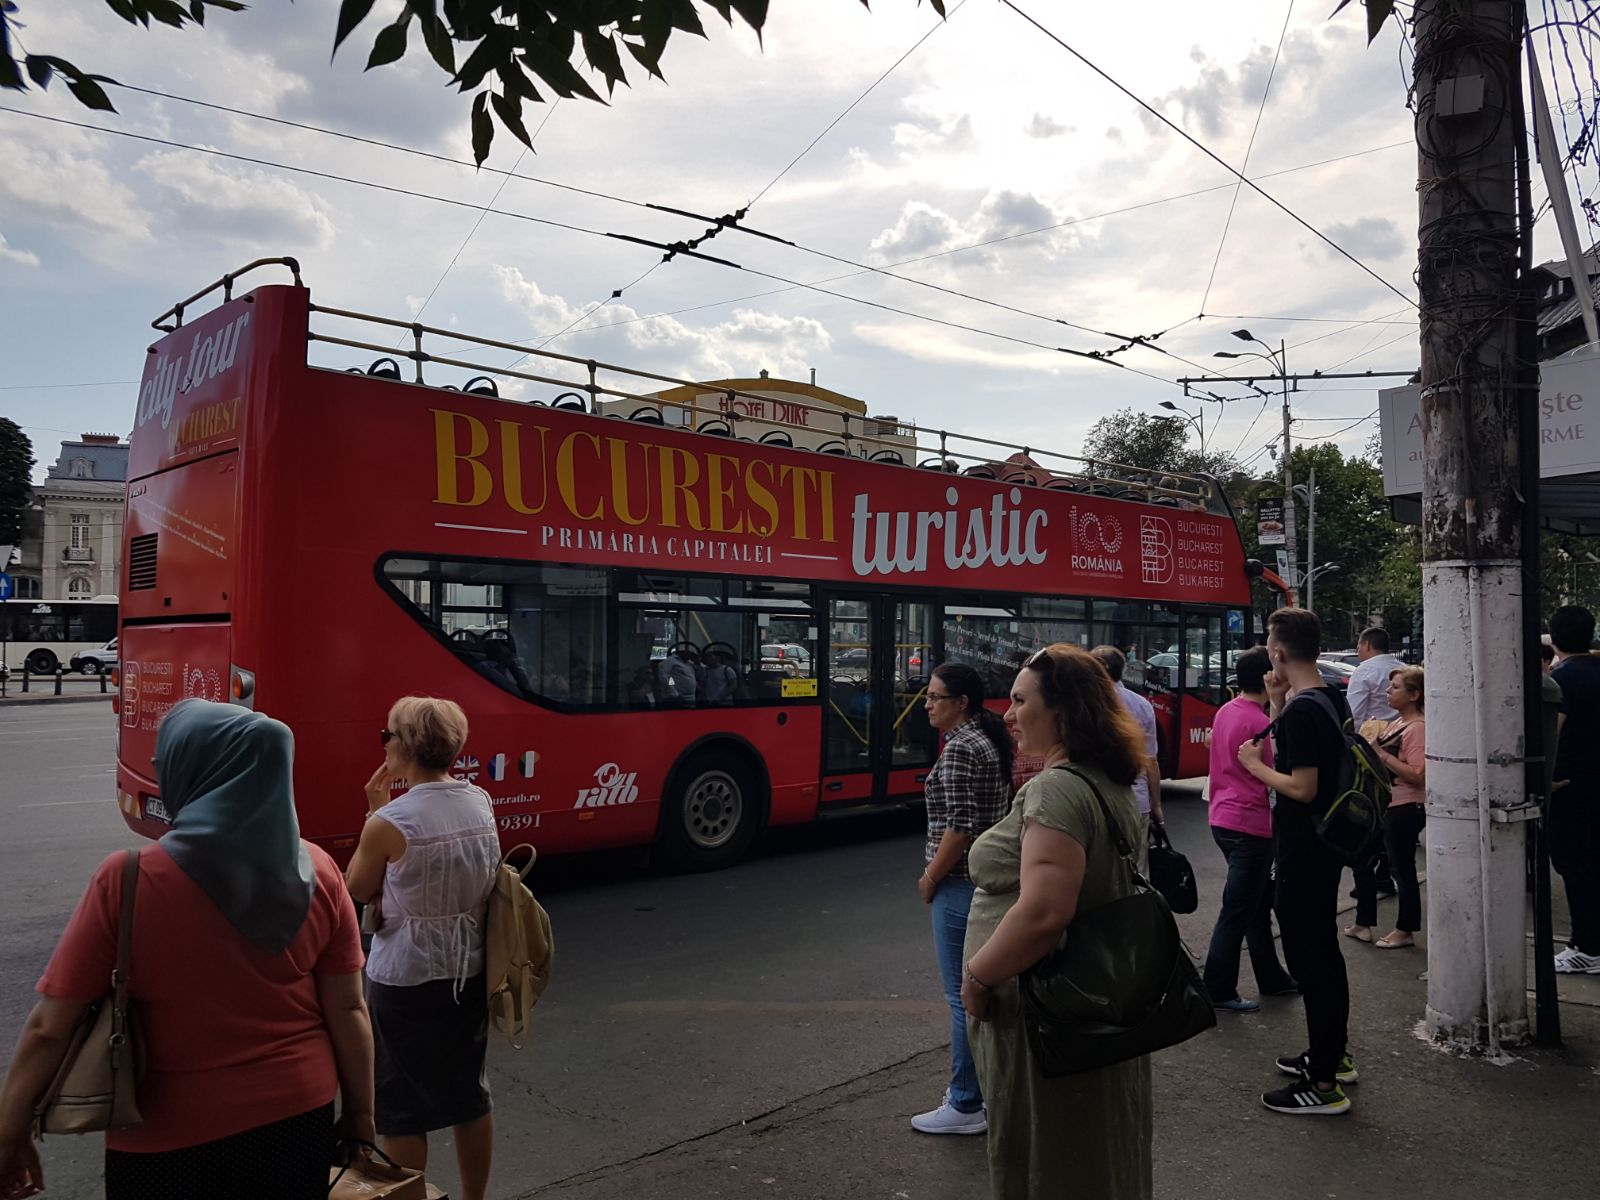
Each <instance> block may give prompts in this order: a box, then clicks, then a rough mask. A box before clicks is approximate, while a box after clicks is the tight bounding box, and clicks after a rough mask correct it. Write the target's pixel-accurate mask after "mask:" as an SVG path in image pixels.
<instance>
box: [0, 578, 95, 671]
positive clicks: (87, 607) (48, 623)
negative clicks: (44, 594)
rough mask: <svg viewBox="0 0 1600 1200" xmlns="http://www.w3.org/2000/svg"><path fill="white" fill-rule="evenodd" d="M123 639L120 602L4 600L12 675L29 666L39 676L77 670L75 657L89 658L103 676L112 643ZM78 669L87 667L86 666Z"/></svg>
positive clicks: (0, 643) (3, 630)
mask: <svg viewBox="0 0 1600 1200" xmlns="http://www.w3.org/2000/svg"><path fill="white" fill-rule="evenodd" d="M116 636H117V598H116V597H115V596H96V597H95V598H94V599H93V600H6V601H3V602H0V648H3V651H4V652H3V654H0V662H3V663H4V664H5V665H6V667H7V668H9V670H10V671H11V672H12V673H16V672H19V671H21V670H22V668H23V667H24V666H26V667H27V668H28V670H29V671H31V672H33V673H34V674H37V675H53V674H55V672H56V670H57V668H60V667H66V668H69V669H73V663H72V660H73V656H74V655H78V656H80V663H81V662H82V661H84V660H83V658H82V656H85V655H87V656H88V657H89V659H90V660H92V661H94V662H95V663H96V664H97V666H96V669H95V670H92V671H87V672H86V673H88V674H95V673H97V672H98V664H99V663H100V662H101V661H102V659H104V658H108V657H114V656H115V650H114V649H113V650H111V651H109V652H106V653H102V652H105V651H106V646H107V643H109V642H111V641H112V640H114V639H115V638H116ZM78 669H82V667H81V666H80V667H79V668H78Z"/></svg>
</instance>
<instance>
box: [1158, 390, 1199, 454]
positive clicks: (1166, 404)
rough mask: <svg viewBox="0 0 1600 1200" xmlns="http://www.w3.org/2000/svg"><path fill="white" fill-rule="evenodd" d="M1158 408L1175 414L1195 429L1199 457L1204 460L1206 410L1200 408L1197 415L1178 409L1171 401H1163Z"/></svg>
mask: <svg viewBox="0 0 1600 1200" xmlns="http://www.w3.org/2000/svg"><path fill="white" fill-rule="evenodd" d="M1159 407H1161V408H1165V409H1168V410H1170V411H1172V412H1175V413H1177V414H1178V415H1179V416H1180V417H1182V418H1183V419H1184V420H1185V421H1187V422H1189V424H1191V425H1193V426H1194V427H1195V429H1197V430H1198V431H1199V433H1200V457H1201V458H1204V457H1205V456H1206V410H1205V409H1203V408H1202V409H1201V410H1200V411H1199V412H1198V413H1192V412H1189V411H1188V410H1187V409H1182V408H1179V407H1178V406H1177V405H1176V404H1174V403H1173V402H1172V401H1171V400H1163V401H1162V402H1161V404H1160V406H1159Z"/></svg>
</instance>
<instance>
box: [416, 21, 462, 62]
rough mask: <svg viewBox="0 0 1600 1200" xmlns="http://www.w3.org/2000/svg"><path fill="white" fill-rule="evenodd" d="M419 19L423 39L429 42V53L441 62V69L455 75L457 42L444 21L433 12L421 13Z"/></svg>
mask: <svg viewBox="0 0 1600 1200" xmlns="http://www.w3.org/2000/svg"><path fill="white" fill-rule="evenodd" d="M417 21H418V23H419V24H420V25H421V26H422V40H423V41H424V42H425V43H427V46H428V53H429V54H431V55H433V61H434V62H436V63H438V64H439V67H440V69H441V70H445V71H448V72H449V73H450V74H451V75H454V74H455V73H456V44H455V42H454V41H453V40H452V39H451V37H450V31H449V30H448V29H446V28H445V26H444V22H443V21H441V20H440V19H439V18H438V17H437V16H435V15H434V14H433V13H426V14H419V15H418V18H417Z"/></svg>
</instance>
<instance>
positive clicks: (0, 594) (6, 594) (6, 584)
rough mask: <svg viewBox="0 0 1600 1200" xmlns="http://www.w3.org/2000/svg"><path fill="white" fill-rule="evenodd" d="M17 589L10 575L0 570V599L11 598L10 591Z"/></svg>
mask: <svg viewBox="0 0 1600 1200" xmlns="http://www.w3.org/2000/svg"><path fill="white" fill-rule="evenodd" d="M16 590H17V585H16V584H15V583H13V582H12V581H11V576H9V575H7V574H6V573H5V572H4V571H0V600H9V599H11V593H12V592H14V591H16Z"/></svg>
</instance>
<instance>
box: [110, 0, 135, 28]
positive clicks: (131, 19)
mask: <svg viewBox="0 0 1600 1200" xmlns="http://www.w3.org/2000/svg"><path fill="white" fill-rule="evenodd" d="M106 6H107V7H108V8H110V9H111V11H112V12H114V13H116V14H117V16H119V17H121V18H122V19H123V20H124V21H126V22H127V23H128V24H129V25H137V24H139V10H138V9H136V8H135V7H134V6H133V4H132V3H130V0H106Z"/></svg>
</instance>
